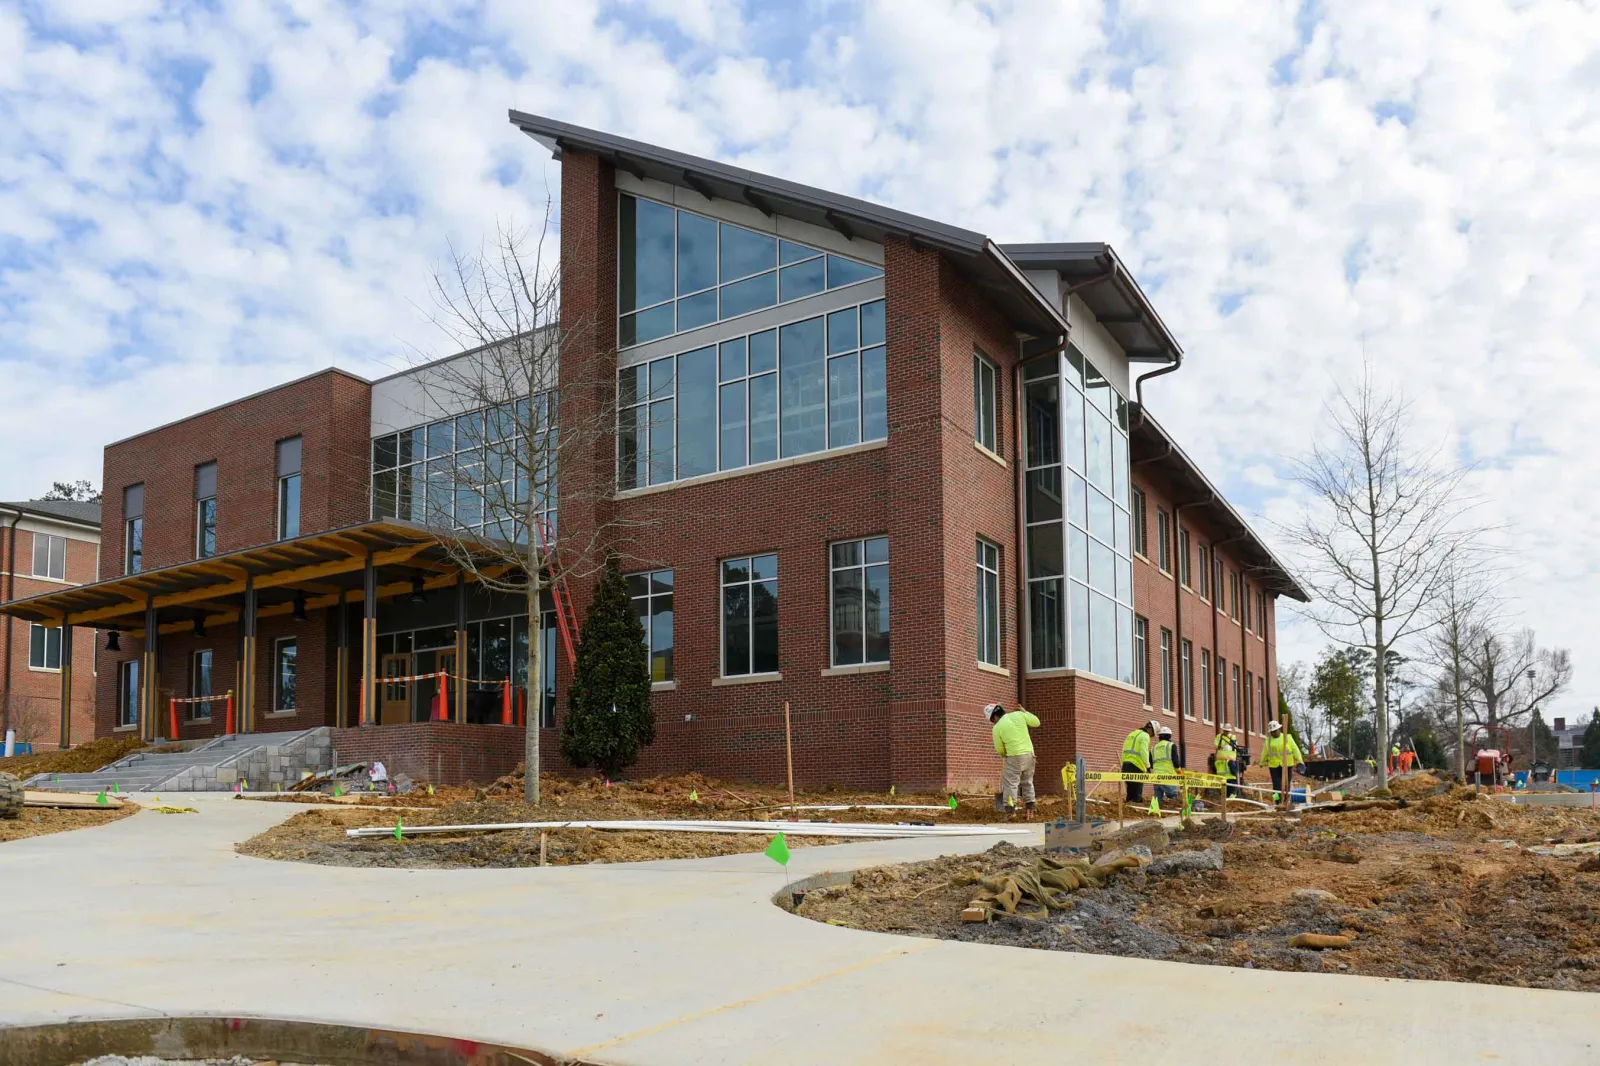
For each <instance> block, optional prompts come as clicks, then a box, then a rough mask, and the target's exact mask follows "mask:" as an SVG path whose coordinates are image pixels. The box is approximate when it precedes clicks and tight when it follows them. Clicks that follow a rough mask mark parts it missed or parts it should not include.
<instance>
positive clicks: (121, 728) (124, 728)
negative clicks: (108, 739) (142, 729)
mask: <svg viewBox="0 0 1600 1066" xmlns="http://www.w3.org/2000/svg"><path fill="white" fill-rule="evenodd" d="M138 728H139V725H138V723H134V724H133V725H114V726H112V727H111V731H112V732H113V733H131V732H133V731H134V730H135V729H138Z"/></svg>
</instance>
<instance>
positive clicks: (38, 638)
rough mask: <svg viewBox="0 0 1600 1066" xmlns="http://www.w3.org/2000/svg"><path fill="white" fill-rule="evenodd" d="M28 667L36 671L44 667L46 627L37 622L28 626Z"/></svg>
mask: <svg viewBox="0 0 1600 1066" xmlns="http://www.w3.org/2000/svg"><path fill="white" fill-rule="evenodd" d="M28 665H29V666H31V667H33V668H34V669H36V670H37V669H43V667H44V626H42V625H40V624H39V623H37V622H34V623H33V624H31V625H29V626H28Z"/></svg>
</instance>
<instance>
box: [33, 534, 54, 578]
mask: <svg viewBox="0 0 1600 1066" xmlns="http://www.w3.org/2000/svg"><path fill="white" fill-rule="evenodd" d="M49 572H50V537H49V536H48V535H46V534H44V533H35V534H34V535H33V570H32V571H31V573H33V574H34V575H35V576H37V577H43V576H45V575H46V574H48V573H49Z"/></svg>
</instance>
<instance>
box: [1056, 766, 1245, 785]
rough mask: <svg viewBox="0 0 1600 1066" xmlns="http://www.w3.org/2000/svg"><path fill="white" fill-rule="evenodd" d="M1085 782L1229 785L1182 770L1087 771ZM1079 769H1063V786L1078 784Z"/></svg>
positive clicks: (1208, 776) (1206, 776) (1215, 778)
mask: <svg viewBox="0 0 1600 1066" xmlns="http://www.w3.org/2000/svg"><path fill="white" fill-rule="evenodd" d="M1083 779H1084V780H1085V781H1133V782H1136V783H1138V784H1141V785H1178V786H1183V785H1187V786H1189V787H1190V788H1222V787H1223V786H1224V785H1226V784H1227V783H1228V779H1227V778H1225V777H1219V776H1217V775H1216V774H1196V773H1190V772H1189V771H1187V770H1180V771H1179V772H1178V773H1176V774H1124V773H1115V772H1112V771H1109V770H1086V771H1085V772H1084V775H1083ZM1077 780H1078V773H1077V769H1076V768H1075V767H1072V766H1063V767H1062V768H1061V785H1062V787H1063V788H1067V789H1071V788H1072V786H1073V785H1075V784H1076V783H1077Z"/></svg>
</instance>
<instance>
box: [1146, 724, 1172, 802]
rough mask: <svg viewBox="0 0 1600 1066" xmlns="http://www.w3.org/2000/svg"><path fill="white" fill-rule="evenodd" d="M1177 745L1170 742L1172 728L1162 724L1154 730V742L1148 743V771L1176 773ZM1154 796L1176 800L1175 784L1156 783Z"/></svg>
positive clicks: (1160, 798)
mask: <svg viewBox="0 0 1600 1066" xmlns="http://www.w3.org/2000/svg"><path fill="white" fill-rule="evenodd" d="M1177 755H1178V745H1176V744H1174V743H1173V742H1172V729H1171V728H1170V727H1169V726H1162V727H1161V728H1160V729H1158V730H1156V742H1155V743H1154V744H1152V745H1150V772H1151V773H1153V774H1171V775H1176V774H1177V772H1178V767H1177V761H1176V760H1177ZM1156 798H1157V799H1159V800H1167V801H1169V802H1171V801H1176V800H1177V798H1178V786H1177V785H1157V786H1156Z"/></svg>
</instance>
